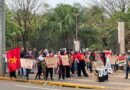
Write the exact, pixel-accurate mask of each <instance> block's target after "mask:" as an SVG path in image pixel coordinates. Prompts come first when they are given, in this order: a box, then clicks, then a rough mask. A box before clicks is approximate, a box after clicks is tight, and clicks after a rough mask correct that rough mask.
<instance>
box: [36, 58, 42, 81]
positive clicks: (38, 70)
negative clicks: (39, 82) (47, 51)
mask: <svg viewBox="0 0 130 90" xmlns="http://www.w3.org/2000/svg"><path fill="white" fill-rule="evenodd" d="M41 74H42V61H40V60H39V59H38V60H37V74H36V77H35V79H37V76H38V79H41Z"/></svg>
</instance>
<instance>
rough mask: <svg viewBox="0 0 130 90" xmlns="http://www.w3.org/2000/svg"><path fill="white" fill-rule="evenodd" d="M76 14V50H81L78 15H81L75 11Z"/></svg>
mask: <svg viewBox="0 0 130 90" xmlns="http://www.w3.org/2000/svg"><path fill="white" fill-rule="evenodd" d="M74 16H75V24H76V27H75V40H74V50H75V51H79V50H80V41H79V40H78V16H79V14H78V13H75V14H74Z"/></svg>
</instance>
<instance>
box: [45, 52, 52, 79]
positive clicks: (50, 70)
mask: <svg viewBox="0 0 130 90" xmlns="http://www.w3.org/2000/svg"><path fill="white" fill-rule="evenodd" d="M48 55H49V56H47V57H54V54H53V53H52V51H49V54H48ZM49 73H50V78H51V80H53V68H50V67H47V66H46V80H47V79H48V74H49Z"/></svg>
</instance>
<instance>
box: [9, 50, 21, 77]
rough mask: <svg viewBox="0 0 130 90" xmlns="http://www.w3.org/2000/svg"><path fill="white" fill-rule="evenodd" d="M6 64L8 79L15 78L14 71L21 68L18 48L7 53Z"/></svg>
mask: <svg viewBox="0 0 130 90" xmlns="http://www.w3.org/2000/svg"><path fill="white" fill-rule="evenodd" d="M7 63H8V69H9V73H10V78H12V77H14V78H16V70H17V69H19V68H20V67H21V65H20V48H14V49H12V50H9V51H8V52H7Z"/></svg>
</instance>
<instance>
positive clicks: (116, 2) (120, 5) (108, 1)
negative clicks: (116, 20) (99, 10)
mask: <svg viewBox="0 0 130 90" xmlns="http://www.w3.org/2000/svg"><path fill="white" fill-rule="evenodd" d="M101 6H103V7H104V9H105V10H106V13H107V14H108V15H109V16H111V15H113V14H114V13H116V12H119V11H121V12H126V11H127V10H128V8H129V6H130V0H102V3H101Z"/></svg>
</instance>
